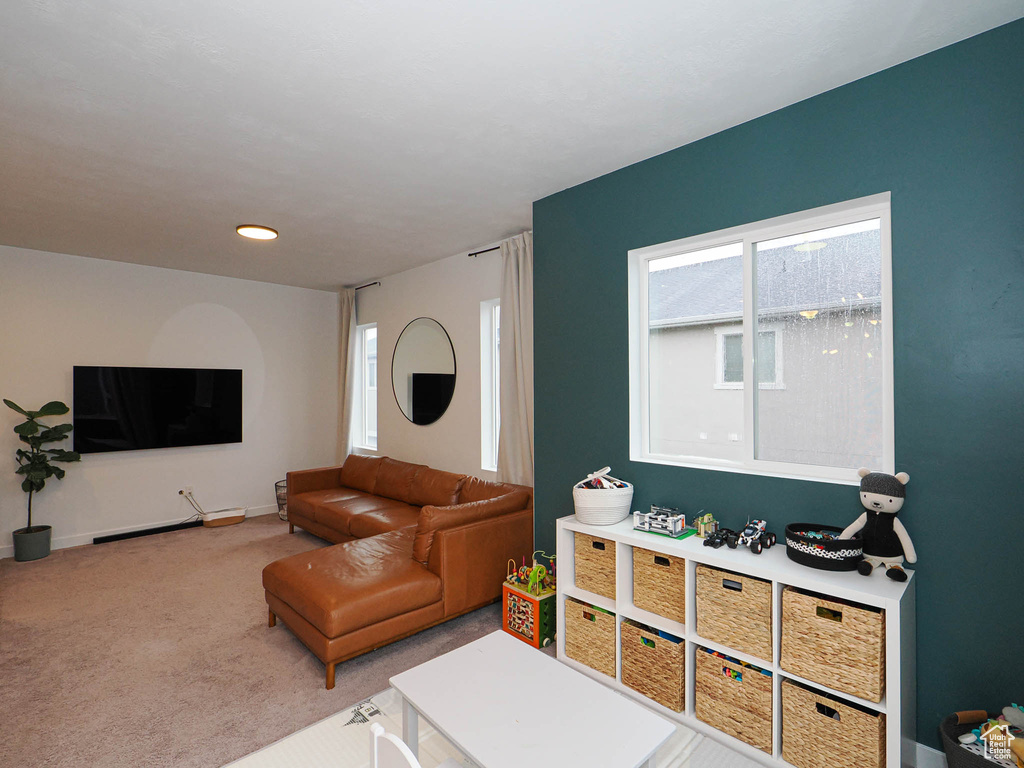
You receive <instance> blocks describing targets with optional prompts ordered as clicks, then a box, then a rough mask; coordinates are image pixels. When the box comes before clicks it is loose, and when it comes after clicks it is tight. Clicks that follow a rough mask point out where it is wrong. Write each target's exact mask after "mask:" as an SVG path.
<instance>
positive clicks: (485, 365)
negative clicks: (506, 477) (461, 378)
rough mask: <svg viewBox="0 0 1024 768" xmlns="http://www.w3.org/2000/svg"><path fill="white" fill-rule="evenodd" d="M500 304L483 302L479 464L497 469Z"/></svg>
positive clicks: (491, 301)
mask: <svg viewBox="0 0 1024 768" xmlns="http://www.w3.org/2000/svg"><path fill="white" fill-rule="evenodd" d="M500 348H501V305H500V303H499V301H498V299H491V300H490V301H482V302H480V466H481V468H482V469H487V470H490V471H492V472H494V471H496V470H497V469H498V434H499V431H500V428H501V401H500V399H499V392H500V382H501V377H500V376H499V370H500V361H501V356H500V354H499V352H500Z"/></svg>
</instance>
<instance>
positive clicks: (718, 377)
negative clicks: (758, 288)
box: [715, 324, 785, 389]
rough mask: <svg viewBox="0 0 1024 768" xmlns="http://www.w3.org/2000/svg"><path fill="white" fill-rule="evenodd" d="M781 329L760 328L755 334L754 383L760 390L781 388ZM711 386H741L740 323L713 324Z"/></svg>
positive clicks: (731, 387)
mask: <svg viewBox="0 0 1024 768" xmlns="http://www.w3.org/2000/svg"><path fill="white" fill-rule="evenodd" d="M782 333H783V331H782V328H781V327H779V328H772V329H770V330H762V331H760V332H758V334H757V342H758V350H757V353H758V359H759V360H760V361H761V365H760V367H759V369H758V372H757V384H758V386H759V387H760V388H761V389H781V388H782V387H784V386H785V384H784V383H783V381H782V338H781V337H782ZM715 389H743V326H742V325H739V324H737V325H720V326H716V327H715Z"/></svg>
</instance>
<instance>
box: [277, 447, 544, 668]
mask: <svg viewBox="0 0 1024 768" xmlns="http://www.w3.org/2000/svg"><path fill="white" fill-rule="evenodd" d="M288 522H289V528H290V531H292V532H293V531H294V528H295V526H298V527H300V528H304V529H305V530H307V531H309V532H310V533H312V534H315V535H316V536H319V537H321V538H323V539H327V540H328V541H332V542H335V546H333V547H325V548H322V549H316V550H313V551H312V552H303V553H301V554H298V555H293V556H291V557H286V558H283V559H281V560H278V561H276V562H273V563H271V564H270V565H268V566H267V567H266V568H264V569H263V588H264V590H265V591H266V599H267V605H268V606H269V624H270V626H272V627H273V626H274V625H275V624H276V619H277V618H280V619H281V620H282V621H283V622H284V623H285V624H286V625H287V626H288V628H289V629H291V631H292V632H294V633H295V635H296V637H298V638H299V639H300V640H301V641H302V642H303V643H304V644H305V645H306V647H307V648H309V649H310V650H311V651H312V652H313V653H314V654H316V656H317V658H319V659H320V660H321V661H322V662H324V664H325V665H326V666H327V687H328V688H333V687H334V668H335V665H336V664H337V663H338V662H341V661H345V660H346V659H350V658H352V657H353V656H358V655H359V654H362V653H366V652H367V651H371V650H373V649H375V648H379V647H380V646H382V645H386V644H388V643H390V642H393V641H395V640H400V639H401V638H403V637H408V636H409V635H412V634H415V633H416V632H419V631H420V630H423V629H426V628H427V627H431V626H434V625H435V624H440V623H441V622H443V621H447V620H448V619H451V618H454V617H455V616H459V615H460V614H463V613H466V612H468V611H472V610H474V609H476V608H479V607H481V606H483V605H486V604H488V603H491V602H494V601H495V600H497V599H498V598H499V597H500V596H501V584H502V581H503V580H504V578H505V572H506V570H505V569H506V565H507V562H508V560H509V559H510V558H511V559H513V560H515V561H516V562H520V561H521V560H522V558H524V557H527V558H529V556H530V554H531V553H532V551H533V489H531V488H528V487H525V486H519V485H511V484H507V483H490V482H487V481H485V480H480V479H478V478H475V477H468V476H466V475H457V474H453V473H451V472H442V471H440V470H436V469H431V468H430V467H427V466H425V465H423V464H409V463H407V462H404V461H397V460H395V459H391V458H387V457H370V456H357V455H354V454H353V455H351V456H349V457H348V458H347V459H346V460H345V464H344V465H343V466H341V467H327V468H324V469H310V470H304V471H301V472H289V473H288Z"/></svg>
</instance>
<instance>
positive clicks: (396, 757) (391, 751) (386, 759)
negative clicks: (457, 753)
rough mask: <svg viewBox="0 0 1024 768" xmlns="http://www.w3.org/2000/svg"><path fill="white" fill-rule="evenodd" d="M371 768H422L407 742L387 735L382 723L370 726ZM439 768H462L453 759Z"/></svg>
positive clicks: (449, 759)
mask: <svg viewBox="0 0 1024 768" xmlns="http://www.w3.org/2000/svg"><path fill="white" fill-rule="evenodd" d="M370 768H422V766H421V765H420V761H419V760H417V759H416V758H415V757H414V756H413V754H412V752H411V751H410V750H409V747H408V746H406V744H405V742H404V741H402V740H401V739H400V738H398V737H397V736H395V735H394V734H391V733H387V732H386V731H385V730H384V726H382V725H381V724H380V723H373V724H372V725H371V726H370ZM437 768H462V767H461V765H460V764H459V763H457V762H455V761H454V760H452V759H451V758H448V759H447V760H445V761H444V762H443V763H441V765H439V766H438V767H437Z"/></svg>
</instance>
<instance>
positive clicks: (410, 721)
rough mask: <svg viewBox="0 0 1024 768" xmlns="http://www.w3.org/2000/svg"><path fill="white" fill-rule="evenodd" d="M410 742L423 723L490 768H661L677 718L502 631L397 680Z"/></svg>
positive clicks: (411, 744) (393, 680) (413, 745)
mask: <svg viewBox="0 0 1024 768" xmlns="http://www.w3.org/2000/svg"><path fill="white" fill-rule="evenodd" d="M391 685H392V686H394V688H395V690H397V691H398V692H399V693H400V694H401V695H402V698H403V709H402V716H403V724H402V738H403V739H404V740H405V743H406V744H408V745H409V748H410V749H411V750H412V751H413V753H414V754H415V753H416V745H417V742H418V719H419V717H423V718H424V719H426V720H427V721H428V722H429V723H430V724H431V725H433V726H434V728H436V729H437V730H438V731H439V732H440V733H441V734H442V735H443V736H444V737H445V738H447V739H448V740H449V741H451V742H452V744H454V745H455V746H456V747H457V748H458V749H459V750H460V751H461V752H462V753H463V754H465V755H466V757H468V758H469V759H470V760H472V761H473V762H474V763H476V764H477V765H479V766H481V767H482V768H524V766H545V765H547V766H570V765H580V766H583V765H608V766H617V768H638V767H640V766H645V767H646V768H654V753H655V752H656V751H657V749H658V747H660V746H661V745H662V744H664V743H665V741H666V740H667V739H668V738H669V736H671V735H672V733H673V732H674V731H675V726H674V725H673V724H672V723H670V722H669V721H668V720H666V719H664V718H662V717H661V716H659V715H656V714H654V713H653V712H651V711H650V710H649V709H646V708H645V707H642V706H641V705H639V704H637V703H636V702H634V701H631V700H629V699H627V698H626V697H625V696H622V695H621V694H619V693H616V692H614V691H612V690H611V689H610V688H608V687H607V686H604V685H601V684H600V683H598V682H597V681H595V680H591V679H590V678H589V677H587V676H585V675H582V674H580V673H579V672H577V671H576V670H574V669H570V668H569V667H568V666H566V665H565V664H562V663H561V662H559V661H556V660H555V659H552V658H551V657H549V656H547V655H545V654H543V653H540V652H539V651H536V650H534V649H533V648H530V647H529V646H528V645H526V644H525V643H523V642H521V641H520V640H516V639H515V638H513V637H511V636H509V635H508V634H506V633H505V632H502V631H500V630H499V631H497V632H494V633H492V634H490V635H487V636H486V637H483V638H481V639H479V640H476V641H475V642H472V643H470V644H469V645H465V646H463V647H462V648H459V649H457V650H454V651H452V652H450V653H446V654H445V655H444V656H439V657H437V658H436V659H431V660H430V661H428V662H426V663H425V664H421V665H420V666H418V667H415V668H413V669H410V670H409V671H408V672H403V673H402V674H400V675H396V676H395V677H392V678H391Z"/></svg>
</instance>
